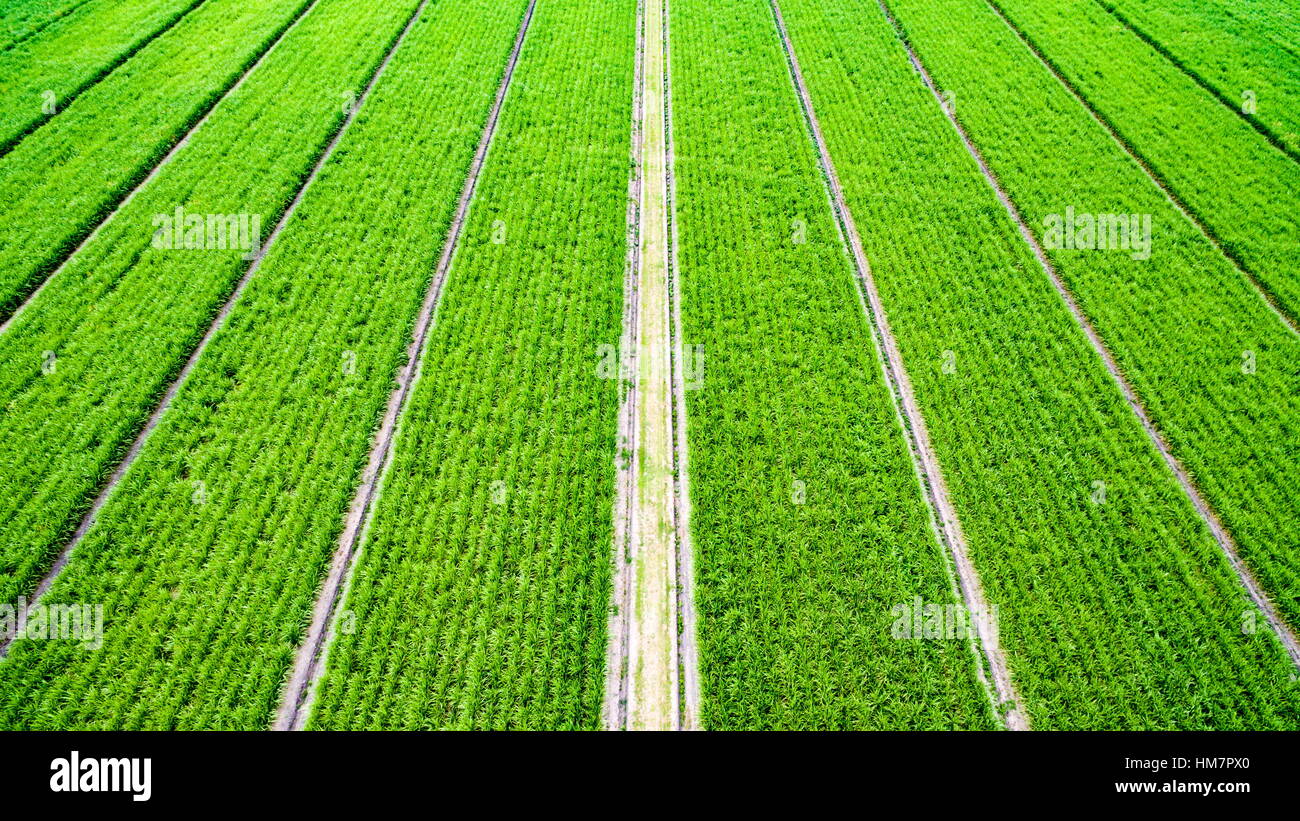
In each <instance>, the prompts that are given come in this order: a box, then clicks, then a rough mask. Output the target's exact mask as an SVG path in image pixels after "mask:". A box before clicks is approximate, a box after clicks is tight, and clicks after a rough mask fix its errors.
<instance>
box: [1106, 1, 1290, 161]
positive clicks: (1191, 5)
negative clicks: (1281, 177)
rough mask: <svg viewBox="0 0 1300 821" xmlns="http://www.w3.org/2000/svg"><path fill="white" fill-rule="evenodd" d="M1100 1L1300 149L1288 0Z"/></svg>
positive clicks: (1248, 114) (1287, 144) (1273, 135)
mask: <svg viewBox="0 0 1300 821" xmlns="http://www.w3.org/2000/svg"><path fill="white" fill-rule="evenodd" d="M1098 2H1100V3H1101V4H1102V6H1104V7H1105V8H1106V9H1107V10H1109V11H1110V12H1111V13H1112V14H1115V15H1116V17H1117V18H1119V19H1121V20H1122V21H1123V22H1124V23H1125V25H1127V26H1129V27H1131V28H1133V29H1134V30H1135V31H1137V32H1139V33H1140V36H1141V37H1143V38H1144V39H1146V40H1148V41H1150V42H1151V43H1153V44H1155V45H1156V46H1158V48H1159V49H1160V50H1161V52H1162V53H1163V54H1165V55H1166V56H1167V57H1168V58H1169V59H1170V60H1171V61H1173V62H1175V63H1176V64H1177V65H1178V66H1179V67H1181V68H1182V69H1183V70H1184V71H1186V72H1187V73H1188V74H1190V75H1192V76H1193V77H1194V78H1196V79H1197V80H1198V81H1199V82H1201V83H1203V84H1205V85H1206V86H1208V87H1209V88H1211V89H1213V90H1214V92H1215V93H1216V94H1218V95H1219V96H1220V97H1221V98H1222V99H1223V100H1224V101H1225V102H1226V103H1228V104H1231V105H1232V106H1234V107H1237V108H1238V109H1239V110H1242V114H1243V116H1245V117H1246V118H1247V119H1249V120H1251V121H1252V122H1254V123H1255V124H1257V125H1258V126H1259V127H1260V128H1261V129H1263V130H1264V131H1265V133H1267V134H1268V135H1269V137H1270V138H1271V139H1274V140H1277V141H1278V142H1279V143H1280V144H1281V145H1283V146H1285V147H1286V148H1287V149H1288V150H1289V151H1291V152H1292V156H1297V154H1298V153H1300V16H1298V15H1297V14H1296V12H1295V7H1294V4H1293V3H1291V2H1289V0H1268V1H1267V2H1259V0H1256V1H1255V2H1252V3H1249V4H1243V3H1237V2H1229V3H1226V4H1225V3H1221V2H1207V0H1098ZM1288 18H1289V22H1290V25H1289V26H1288V25H1287V23H1288ZM1242 106H1245V109H1244V110H1243V109H1242Z"/></svg>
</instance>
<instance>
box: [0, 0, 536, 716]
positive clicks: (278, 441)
mask: <svg viewBox="0 0 1300 821" xmlns="http://www.w3.org/2000/svg"><path fill="white" fill-rule="evenodd" d="M414 6H415V4H414V3H413V2H412V3H409V4H407V5H405V6H389V7H387V8H385V7H383V6H381V5H379V4H374V3H370V2H367V1H366V0H346V1H345V2H338V3H336V4H333V5H331V4H328V3H327V4H326V5H325V6H322V7H321V9H320V11H321V12H322V13H323V16H322V17H321V18H320V19H319V22H318V23H317V24H305V25H304V27H303V28H302V29H301V31H300V35H301V37H302V38H304V39H302V41H301V42H300V43H299V45H300V46H302V48H301V50H299V49H298V48H294V49H289V50H287V51H286V54H285V62H284V64H283V65H282V66H281V69H283V70H285V71H286V72H287V73H288V74H292V75H293V76H295V77H296V78H298V79H299V81H302V82H304V83H305V84H304V85H302V86H298V87H295V89H296V91H297V92H298V93H299V94H300V95H301V99H303V100H308V99H316V97H315V96H314V95H313V94H312V86H313V85H314V84H316V83H321V84H322V85H325V86H328V87H329V88H330V92H329V94H328V95H327V96H329V97H334V96H335V95H334V91H335V89H336V85H335V84H337V83H340V82H342V81H344V80H352V81H353V82H355V83H356V84H357V85H354V86H353V87H354V88H359V87H360V86H362V85H363V84H364V81H365V78H366V77H368V76H369V74H370V73H371V72H372V71H373V70H374V67H375V65H376V63H377V61H378V59H379V58H380V56H381V55H382V54H383V52H384V51H385V49H386V48H387V47H388V46H389V44H390V43H391V42H392V40H393V38H395V37H396V35H397V33H398V31H399V30H400V28H401V27H402V25H403V24H404V23H405V22H406V20H407V19H408V18H409V16H410V14H411V12H412V11H413V10H414ZM467 7H468V8H467ZM522 8H523V0H518V2H515V3H514V4H513V5H511V6H503V5H502V4H500V3H496V2H489V0H477V2H470V3H459V4H442V3H440V4H434V5H430V6H429V7H428V8H427V9H426V14H427V15H428V17H427V18H425V19H423V20H422V21H421V22H419V23H417V24H416V26H415V27H414V28H413V30H412V31H411V33H410V34H409V35H408V39H407V40H406V41H405V42H404V44H403V46H402V47H401V49H400V50H399V51H398V52H397V53H396V55H395V57H394V59H393V62H392V63H391V64H390V65H389V67H388V70H387V71H386V73H385V75H384V76H383V78H382V79H381V80H380V82H379V84H378V85H377V86H376V88H375V91H374V95H373V96H372V97H371V98H370V99H369V100H368V101H367V102H366V104H365V106H364V107H363V108H362V109H361V110H360V112H359V113H358V117H357V119H356V121H355V122H354V123H353V125H352V126H351V127H350V129H349V130H348V132H347V133H346V134H345V135H344V137H343V140H342V142H341V143H340V144H339V148H338V150H337V151H336V152H335V154H334V155H333V159H332V160H331V161H330V162H329V163H328V165H327V166H326V167H325V169H324V170H323V172H322V174H321V176H320V177H319V178H318V179H317V180H316V181H315V183H314V184H313V185H312V187H311V188H310V189H309V190H308V193H307V195H306V197H305V199H304V200H303V202H302V205H301V206H300V209H299V210H298V211H297V212H296V213H295V215H294V217H293V218H292V220H291V221H290V223H289V224H288V226H287V227H286V229H285V231H284V233H283V234H282V235H281V236H280V238H279V239H278V240H277V242H276V244H275V245H274V246H273V247H272V249H271V251H270V252H269V254H268V255H267V257H266V260H265V262H264V264H263V265H262V267H261V268H260V269H259V270H258V271H257V273H256V275H255V276H254V277H253V279H252V280H250V282H249V285H248V288H247V290H246V291H245V293H244V295H243V297H242V298H241V300H240V301H239V302H238V303H237V304H236V306H235V309H234V311H233V312H232V313H231V315H230V319H229V324H228V325H227V326H226V327H225V328H223V330H222V331H221V332H220V333H218V334H217V335H216V336H215V337H214V338H213V340H212V342H211V344H210V345H209V347H208V348H207V349H206V350H205V352H204V354H203V356H202V357H201V358H200V359H199V361H198V363H197V365H196V367H195V369H194V372H193V373H192V375H191V377H190V379H189V381H188V382H187V383H186V385H185V387H184V388H183V389H182V390H181V391H180V392H179V393H178V395H177V397H176V401H175V403H174V405H173V406H172V408H171V410H170V411H168V413H167V415H166V416H165V418H164V419H163V421H162V422H161V423H160V425H159V427H158V428H157V430H156V431H155V432H154V434H153V435H152V436H151V437H150V439H149V442H148V444H147V446H146V448H145V450H144V451H143V452H142V454H141V457H140V459H139V461H138V462H137V463H136V465H135V466H134V467H133V469H132V470H130V471H129V472H128V473H127V475H126V477H125V479H124V482H123V484H122V485H121V486H120V487H119V488H118V490H117V492H116V493H115V494H114V496H113V498H112V499H111V500H110V501H109V503H108V505H107V506H106V507H105V508H104V510H103V512H102V514H101V517H100V519H99V521H98V523H97V524H96V526H95V527H94V528H93V529H92V530H91V532H90V533H89V534H88V536H87V538H86V540H85V541H84V542H83V544H82V546H81V548H80V549H79V550H78V551H77V553H76V555H75V556H74V557H73V560H72V562H71V563H70V564H69V565H68V567H67V569H66V570H65V572H64V573H63V574H62V575H61V576H60V578H59V580H58V582H57V584H56V585H55V587H54V589H53V591H52V596H53V597H54V598H53V600H66V601H76V602H103V603H104V604H105V610H106V614H105V623H106V634H105V638H104V645H103V647H102V649H100V650H86V649H83V648H81V647H79V646H76V645H75V644H69V643H67V642H44V643H42V642H28V643H20V644H19V645H17V646H16V648H15V650H14V651H13V653H12V655H11V657H10V658H9V659H8V660H7V661H6V662H4V663H0V724H2V725H3V726H7V727H15V726H16V727H47V728H60V727H89V728H110V727H113V728H133V729H145V728H148V729H155V728H158V729H171V728H241V729H257V728H261V727H265V726H267V725H268V724H269V722H270V719H271V716H272V714H273V712H274V709H275V706H276V703H277V699H278V697H279V694H280V691H281V687H282V685H283V681H284V678H285V676H286V675H287V672H288V668H289V666H290V665H291V663H292V661H293V656H294V651H295V649H296V645H297V643H298V642H299V641H300V640H301V635H302V631H303V628H304V626H305V624H306V622H307V620H308V618H309V616H310V612H311V608H312V604H313V601H314V599H315V594H316V590H317V588H318V586H319V584H320V581H321V579H322V578H323V575H324V572H325V568H326V567H327V566H328V564H329V561H330V557H331V555H332V553H333V551H334V549H335V547H336V544H337V538H338V533H339V530H340V528H341V525H342V521H343V516H344V513H345V511H346V509H347V507H348V505H349V503H350V502H351V499H352V495H353V493H354V490H355V487H356V483H357V480H358V477H359V475H360V471H361V468H362V465H363V464H364V463H365V461H366V458H367V455H368V453H369V449H370V445H371V433H372V431H373V430H374V429H375V427H376V426H377V425H378V421H379V418H380V415H381V414H382V412H383V409H384V406H385V404H386V402H387V400H388V396H389V393H390V391H391V389H392V385H393V375H394V374H395V373H396V371H397V368H398V367H399V366H400V365H401V364H402V362H403V361H404V358H405V353H406V348H407V345H408V344H409V342H410V333H411V327H412V324H413V322H414V317H415V315H416V313H417V311H418V310H419V305H420V303H421V300H422V298H423V296H424V290H425V287H426V285H427V283H428V281H429V278H430V276H431V271H432V268H433V265H434V262H435V260H436V257H437V254H438V253H439V251H440V249H441V239H442V236H443V234H444V233H445V231H446V226H447V224H448V222H449V220H450V218H451V215H452V213H453V210H454V206H455V202H456V197H457V195H458V194H459V191H460V187H461V184H462V183H463V181H464V178H465V173H466V170H467V169H468V167H469V164H470V159H471V157H472V156H473V153H474V149H475V146H476V144H477V141H478V133H479V129H480V128H481V125H482V123H483V121H484V120H485V119H486V116H487V112H488V110H489V107H490V104H491V100H492V98H493V95H494V93H495V91H496V78H497V77H498V76H499V73H500V71H501V70H502V67H503V66H504V65H505V58H506V55H507V54H508V53H509V49H510V46H511V43H512V42H513V34H514V31H515V27H516V26H517V24H518V20H519V18H520V16H521V14H522ZM322 37H323V38H324V39H323V41H318V40H317V39H315V38H322ZM293 54H299V55H303V56H304V57H307V58H308V59H309V60H310V61H311V63H312V66H313V67H312V68H311V69H307V68H305V67H304V66H302V65H300V64H298V63H297V61H296V60H291V59H290V58H289V55H293ZM325 55H330V56H329V57H328V58H326V57H325ZM266 68H267V70H268V80H269V79H270V78H272V77H276V76H280V75H279V71H280V69H275V70H272V66H270V65H268V66H267V67H266ZM290 69H292V71H290ZM259 73H260V72H259ZM250 91H252V89H250ZM270 108H272V109H273V108H274V107H270ZM334 110H336V111H337V108H335V109H334ZM288 113H293V112H292V111H288V112H286V114H288ZM309 123H310V120H309V118H307V117H305V116H303V113H302V110H301V109H299V110H298V117H297V126H298V128H299V129H300V130H304V129H306V128H307V127H308V125H309ZM271 125H272V122H271V121H269V120H268V121H264V122H263V123H261V124H260V127H261V128H265V129H266V133H265V134H263V137H264V138H266V137H269V136H270V134H271V133H272V131H271ZM238 177H239V178H244V177H246V178H248V179H256V178H258V177H257V175H256V174H253V173H251V172H250V173H247V174H244V173H241V174H239V175H238ZM189 253H191V254H196V255H198V256H205V255H206V254H204V253H203V252H189ZM349 353H350V354H352V356H351V357H349V356H347V355H348V354H349ZM349 361H350V362H354V363H355V370H354V371H353V370H352V369H351V368H349V367H347V365H348V363H349ZM195 482H203V486H202V488H201V490H202V491H203V494H202V497H201V498H200V500H199V501H201V503H199V504H196V503H195V501H196V498H195V492H196V490H197V489H199V488H196V486H195V484H194V483H195Z"/></svg>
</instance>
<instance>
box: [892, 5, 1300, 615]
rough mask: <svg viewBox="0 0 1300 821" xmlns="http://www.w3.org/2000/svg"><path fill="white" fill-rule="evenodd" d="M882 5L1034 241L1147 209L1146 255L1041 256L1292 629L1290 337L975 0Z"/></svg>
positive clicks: (1294, 489) (1296, 524)
mask: <svg viewBox="0 0 1300 821" xmlns="http://www.w3.org/2000/svg"><path fill="white" fill-rule="evenodd" d="M890 5H891V7H894V10H895V12H896V13H897V15H898V17H899V20H900V22H901V24H902V25H903V26H904V27H905V29H906V31H907V33H908V34H909V35H910V36H911V38H912V42H913V43H914V44H915V46H916V48H917V50H918V52H919V54H920V57H921V59H922V60H923V61H925V62H926V64H927V66H929V67H930V70H931V71H932V72H933V74H934V77H935V80H936V82H937V83H938V84H939V85H940V87H942V88H944V89H946V90H948V91H950V92H953V93H954V95H955V99H956V101H957V102H956V106H957V107H956V111H957V117H958V119H959V120H960V121H961V122H962V123H963V124H964V126H965V127H966V129H967V130H968V132H969V133H970V136H971V138H972V139H973V140H974V141H975V143H976V144H977V145H978V146H979V147H980V149H981V151H982V152H983V153H984V156H985V158H986V159H987V161H988V162H989V165H990V166H991V167H992V170H993V173H994V174H996V175H997V176H998V178H999V179H1000V181H1001V183H1002V185H1003V186H1004V187H1005V189H1006V191H1007V193H1008V194H1009V195H1010V197H1011V198H1012V199H1013V200H1014V201H1015V202H1016V204H1017V206H1018V207H1019V209H1020V211H1021V213H1022V214H1023V215H1024V217H1025V220H1026V222H1027V223H1028V226H1029V228H1030V230H1032V231H1034V232H1035V233H1036V234H1037V235H1038V237H1039V239H1040V240H1043V239H1044V234H1045V232H1047V231H1048V230H1049V229H1050V226H1051V225H1052V224H1053V223H1052V218H1053V216H1055V217H1058V218H1059V217H1061V216H1062V215H1064V214H1065V213H1066V211H1067V209H1073V210H1074V212H1076V213H1086V214H1130V215H1133V214H1136V215H1139V216H1141V215H1150V217H1151V232H1150V239H1151V243H1150V248H1149V251H1150V256H1149V258H1147V259H1135V258H1134V257H1135V252H1133V251H1125V250H1123V249H1114V248H1112V249H1109V250H1087V249H1081V248H1078V247H1075V248H1074V249H1070V248H1067V247H1061V248H1056V249H1049V250H1048V254H1049V256H1050V257H1051V259H1052V261H1053V263H1054V264H1055V266H1056V268H1057V270H1058V271H1059V272H1060V274H1061V276H1062V278H1063V279H1064V280H1065V282H1066V284H1067V285H1068V287H1069V288H1070V289H1071V291H1073V293H1074V294H1075V296H1076V297H1077V298H1078V301H1079V304H1080V307H1081V308H1082V310H1083V311H1084V313H1085V314H1087V315H1088V316H1089V317H1090V318H1091V320H1092V322H1093V323H1094V325H1095V326H1096V328H1097V331H1098V333H1099V334H1100V335H1101V337H1102V339H1103V340H1104V341H1105V342H1106V344H1107V345H1108V346H1109V348H1110V349H1111V351H1112V352H1113V353H1114V355H1115V358H1116V360H1117V361H1118V363H1119V366H1120V368H1121V369H1122V370H1123V372H1124V373H1125V374H1126V375H1127V377H1128V379H1129V381H1130V382H1131V383H1132V384H1133V386H1134V388H1135V390H1136V391H1137V393H1138V395H1139V397H1140V398H1141V400H1142V401H1143V403H1144V404H1145V406H1146V408H1147V410H1148V411H1149V412H1150V414H1151V416H1152V418H1153V419H1154V421H1155V423H1156V424H1157V426H1158V427H1159V428H1160V429H1161V431H1162V432H1163V434H1164V436H1165V438H1166V439H1167V440H1168V441H1169V444H1170V446H1171V448H1172V450H1173V452H1174V454H1175V456H1177V457H1178V458H1179V459H1180V461H1181V462H1182V463H1183V464H1184V466H1186V467H1187V469H1188V471H1189V472H1190V473H1191V474H1192V476H1193V479H1194V480H1195V481H1196V483H1197V484H1198V485H1199V487H1200V489H1201V490H1202V491H1203V493H1204V494H1205V496H1206V498H1207V499H1208V501H1209V503H1210V504H1211V506H1212V507H1213V508H1214V509H1215V510H1216V511H1217V512H1218V514H1219V516H1220V517H1221V518H1222V520H1223V522H1224V524H1225V525H1226V526H1227V527H1228V529H1229V531H1230V532H1231V533H1232V534H1233V536H1234V537H1235V539H1236V541H1237V543H1238V545H1239V547H1240V549H1241V551H1242V553H1243V555H1244V557H1245V559H1246V561H1247V563H1248V564H1249V565H1250V567H1251V568H1252V569H1253V570H1254V572H1255V573H1256V575H1257V576H1259V578H1260V580H1261V582H1262V583H1263V584H1264V586H1265V587H1266V589H1267V590H1268V592H1269V593H1270V594H1271V595H1272V597H1273V598H1274V600H1275V601H1276V603H1277V605H1278V607H1279V608H1280V609H1281V610H1282V611H1283V613H1284V614H1285V615H1286V617H1287V618H1288V619H1289V620H1290V622H1291V624H1293V625H1297V626H1300V554H1297V551H1296V534H1297V533H1300V487H1298V484H1297V483H1300V428H1297V425H1298V424H1300V422H1297V420H1300V413H1298V411H1300V339H1297V338H1296V336H1295V335H1294V334H1293V333H1291V332H1290V331H1289V330H1288V329H1287V328H1286V327H1285V326H1284V325H1283V324H1282V323H1281V322H1279V321H1278V319H1277V317H1276V316H1275V315H1274V314H1273V313H1272V312H1271V311H1269V310H1268V308H1267V306H1265V305H1264V303H1263V301H1262V300H1261V299H1260V297H1259V295H1258V294H1257V293H1255V291H1254V289H1253V288H1251V286H1250V285H1249V284H1248V283H1246V282H1245V280H1244V279H1243V278H1242V277H1241V276H1240V275H1239V274H1238V273H1237V272H1236V271H1235V270H1234V269H1233V268H1232V267H1231V266H1230V265H1229V264H1228V263H1227V261H1226V260H1224V258H1223V256H1222V255H1221V254H1220V253H1218V252H1217V251H1216V250H1215V249H1214V247H1213V246H1212V245H1210V243H1209V242H1207V241H1206V240H1205V239H1204V238H1203V237H1202V236H1201V235H1200V234H1199V232H1197V231H1196V230H1195V229H1194V228H1193V227H1192V226H1191V225H1190V224H1188V223H1187V221H1186V220H1184V219H1183V217H1182V216H1181V215H1180V214H1179V213H1178V212H1177V211H1176V210H1175V209H1174V207H1173V206H1172V205H1171V204H1169V202H1168V200H1166V199H1165V197H1164V196H1163V195H1162V194H1161V193H1160V192H1159V191H1158V190H1157V189H1156V188H1155V186H1154V185H1152V184H1151V182H1150V180H1149V179H1147V177H1146V175H1145V174H1144V173H1143V172H1142V170H1141V169H1140V168H1139V167H1138V166H1137V165H1136V164H1135V163H1134V162H1133V161H1132V160H1131V159H1130V158H1129V157H1128V156H1126V155H1125V154H1124V152H1123V151H1122V150H1121V148H1120V147H1119V146H1118V145H1117V144H1116V143H1115V141H1114V140H1113V139H1112V138H1111V137H1110V136H1109V135H1108V134H1107V133H1106V131H1105V130H1104V129H1103V128H1101V127H1100V126H1099V125H1098V124H1097V123H1095V122H1094V121H1093V120H1092V119H1091V118H1090V117H1089V115H1088V113H1087V112H1086V111H1085V110H1084V109H1083V108H1082V107H1081V106H1080V105H1079V104H1078V103H1077V102H1076V101H1075V100H1073V99H1072V98H1071V97H1070V95H1069V93H1068V92H1067V91H1066V90H1065V89H1064V88H1063V87H1062V86H1061V84H1060V83H1059V82H1058V81H1057V80H1056V78H1054V77H1053V76H1052V75H1051V74H1050V73H1049V72H1048V71H1047V69H1045V68H1044V67H1043V66H1042V65H1041V64H1040V63H1039V62H1038V61H1037V60H1036V59H1035V58H1034V57H1033V55H1032V54H1030V53H1029V51H1028V50H1026V49H1025V47H1024V46H1023V45H1022V44H1021V43H1020V41H1019V40H1018V39H1017V38H1016V37H1015V35H1014V34H1013V33H1012V32H1011V31H1010V30H1009V29H1008V28H1007V27H1006V25H1004V24H1003V23H1002V21H1001V20H999V19H998V17H997V15H996V14H995V13H994V12H993V11H992V10H991V9H990V8H989V7H988V6H987V5H986V4H984V3H983V2H982V0H894V2H891V4H890ZM1257 139H1258V138H1257ZM1076 236H1077V237H1078V238H1081V239H1082V238H1085V235H1084V233H1083V231H1082V230H1080V231H1078V232H1076ZM1057 244H1060V245H1062V246H1064V243H1057ZM1108 244H1109V243H1108ZM1136 256H1139V257H1140V256H1142V254H1141V253H1136Z"/></svg>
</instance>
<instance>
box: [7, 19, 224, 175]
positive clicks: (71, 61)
mask: <svg viewBox="0 0 1300 821" xmlns="http://www.w3.org/2000/svg"><path fill="white" fill-rule="evenodd" d="M201 2H203V0H150V1H149V2H141V3H123V2H120V0H110V2H108V3H101V4H95V5H93V6H90V7H88V8H86V9H84V10H83V11H82V13H80V14H76V15H72V16H70V17H67V18H65V19H62V20H60V21H58V22H57V23H55V24H53V25H51V26H50V27H49V28H47V29H45V30H43V31H41V32H40V33H39V34H37V35H35V36H34V37H32V38H31V39H29V40H27V41H25V42H23V43H21V44H19V45H17V46H15V47H14V48H12V49H10V50H9V51H5V52H3V53H0V155H3V154H4V153H5V152H7V151H8V150H9V148H10V147H12V146H13V145H14V144H15V143H16V142H18V140H20V139H22V137H23V136H24V135H26V134H29V133H30V132H31V131H33V130H34V129H36V128H37V127H38V126H40V125H41V124H42V123H44V122H46V121H48V120H49V119H50V118H51V117H53V116H54V115H55V114H56V113H58V112H59V111H61V110H63V109H64V108H67V106H68V104H69V102H70V101H71V100H72V99H73V98H75V97H76V96H77V95H78V94H80V93H82V92H83V91H85V90H86V89H87V88H89V87H91V86H93V85H94V84H95V83H97V82H99V81H100V80H101V79H103V78H104V77H106V76H107V75H108V74H109V73H110V72H112V71H113V69H115V68H117V67H118V66H119V65H121V64H122V63H124V62H125V61H126V60H128V59H130V57H131V56H132V55H133V54H135V53H136V52H138V51H139V50H140V49H142V48H144V47H145V46H147V45H148V44H149V43H150V42H151V41H152V40H153V39H154V38H155V37H157V36H159V35H160V34H161V33H162V32H165V31H166V30H167V29H168V28H170V27H171V26H173V25H175V23H176V22H177V21H178V20H180V19H181V18H182V17H184V16H185V15H186V14H187V13H188V12H189V11H191V10H192V9H194V8H195V7H196V6H197V5H199V3H201Z"/></svg>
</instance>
